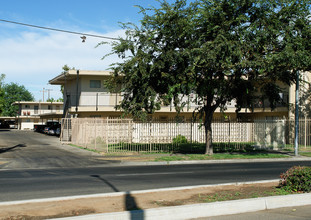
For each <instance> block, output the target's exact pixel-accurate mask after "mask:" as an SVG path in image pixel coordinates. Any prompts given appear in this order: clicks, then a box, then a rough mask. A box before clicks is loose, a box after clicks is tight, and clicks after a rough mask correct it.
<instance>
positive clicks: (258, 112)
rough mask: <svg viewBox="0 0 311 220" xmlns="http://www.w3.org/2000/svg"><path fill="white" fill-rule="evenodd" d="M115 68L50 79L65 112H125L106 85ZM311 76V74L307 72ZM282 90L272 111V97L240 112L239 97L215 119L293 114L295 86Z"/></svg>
mask: <svg viewBox="0 0 311 220" xmlns="http://www.w3.org/2000/svg"><path fill="white" fill-rule="evenodd" d="M111 74H112V72H110V71H89V70H69V71H67V72H66V73H64V74H61V75H58V76H56V77H55V78H53V79H51V80H50V81H49V83H50V84H52V85H61V86H63V95H64V97H63V99H64V116H65V115H66V117H80V118H85V117H101V118H111V117H119V116H120V115H122V112H121V111H118V110H116V109H115V106H116V105H117V104H118V103H119V102H120V101H121V100H122V95H121V94H120V93H111V92H109V91H108V89H107V88H105V86H104V81H105V80H107V79H108V78H109V77H110V75H111ZM306 78H307V79H308V80H309V74H306ZM280 88H281V89H282V92H281V93H280V94H279V95H280V98H281V99H282V100H283V102H282V103H280V104H278V105H277V107H276V108H275V109H274V110H273V111H271V109H270V107H269V102H268V100H258V101H257V102H256V103H255V105H254V106H253V108H252V109H249V108H244V109H241V111H240V112H239V113H236V108H235V101H234V100H233V101H231V102H229V103H227V109H226V111H225V112H221V111H220V109H217V110H216V112H215V114H214V118H215V119H224V118H226V119H230V120H237V119H238V120H242V121H252V120H255V119H280V118H288V117H291V115H292V114H291V112H290V108H289V106H290V105H291V104H294V101H295V87H294V86H292V87H289V86H287V85H282V84H280ZM193 96H195V94H190V95H189V97H184V100H183V101H187V100H192V99H193ZM196 107H197V104H196V103H193V102H191V101H189V102H188V104H187V105H186V106H185V107H184V109H183V110H182V111H181V113H180V115H179V116H180V117H183V118H187V119H190V118H191V117H192V112H193V111H194V109H195V108H196ZM175 116H176V111H175V109H174V106H173V105H169V106H162V107H161V110H159V111H157V112H155V113H154V115H153V117H155V118H158V119H160V120H161V119H162V120H166V119H169V118H174V117H175Z"/></svg>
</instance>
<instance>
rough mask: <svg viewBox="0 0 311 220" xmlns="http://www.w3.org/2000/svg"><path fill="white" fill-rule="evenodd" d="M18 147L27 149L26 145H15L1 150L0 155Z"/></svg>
mask: <svg viewBox="0 0 311 220" xmlns="http://www.w3.org/2000/svg"><path fill="white" fill-rule="evenodd" d="M18 147H26V145H25V144H18V145H15V146H13V147H5V148H0V154H3V153H5V152H8V151H12V150H14V149H15V148H18Z"/></svg>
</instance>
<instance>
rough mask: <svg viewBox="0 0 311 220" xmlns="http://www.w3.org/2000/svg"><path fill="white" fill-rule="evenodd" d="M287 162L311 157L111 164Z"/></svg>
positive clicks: (119, 164) (120, 164)
mask: <svg viewBox="0 0 311 220" xmlns="http://www.w3.org/2000/svg"><path fill="white" fill-rule="evenodd" d="M289 161H311V157H292V158H262V159H228V160H182V161H159V162H153V161H147V162H133V161H121V162H120V163H116V164H113V165H115V166H122V165H123V166H156V165H182V164H189V165H190V164H222V163H258V162H289Z"/></svg>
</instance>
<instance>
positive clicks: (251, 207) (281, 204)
mask: <svg viewBox="0 0 311 220" xmlns="http://www.w3.org/2000/svg"><path fill="white" fill-rule="evenodd" d="M304 205H311V193H305V194H298V195H286V196H272V197H262V198H256V199H242V200H235V201H225V202H214V203H207V204H204V203H203V204H195V205H183V206H175V207H165V208H155V209H146V210H137V211H126V212H115V213H104V214H95V215H84V216H77V217H67V218H57V219H54V220H79V219H84V220H97V219H104V220H105V219H107V220H108V219H109V220H110V219H113V220H121V219H122V220H131V219H137V220H158V219H163V220H166V219H167V220H181V219H185V220H186V219H194V218H202V217H213V216H220V215H233V214H239V213H246V212H256V211H262V210H267V209H276V208H285V207H292V206H304Z"/></svg>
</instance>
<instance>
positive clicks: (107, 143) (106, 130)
mask: <svg viewBox="0 0 311 220" xmlns="http://www.w3.org/2000/svg"><path fill="white" fill-rule="evenodd" d="M108 125H109V124H108V118H106V129H105V132H106V145H107V153H108V152H109V141H108Z"/></svg>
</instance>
